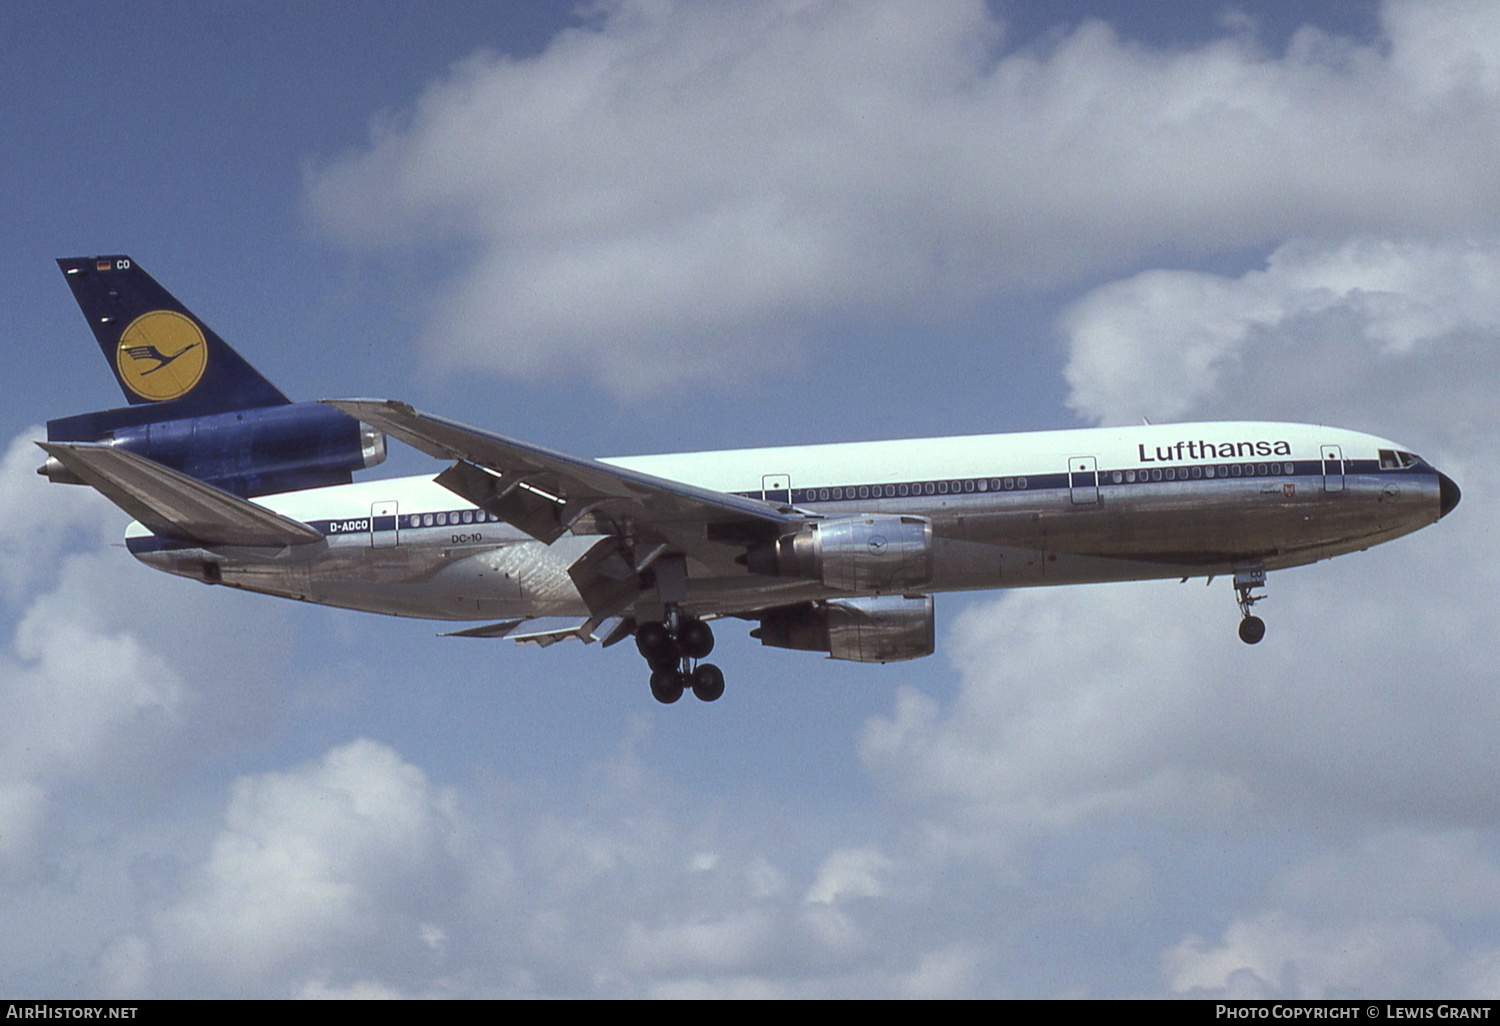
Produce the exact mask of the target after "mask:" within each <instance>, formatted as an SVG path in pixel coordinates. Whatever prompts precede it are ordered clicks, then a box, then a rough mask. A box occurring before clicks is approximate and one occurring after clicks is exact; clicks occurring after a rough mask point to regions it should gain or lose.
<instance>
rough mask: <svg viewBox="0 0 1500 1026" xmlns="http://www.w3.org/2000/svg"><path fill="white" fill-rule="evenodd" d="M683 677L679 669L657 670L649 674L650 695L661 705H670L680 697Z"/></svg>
mask: <svg viewBox="0 0 1500 1026" xmlns="http://www.w3.org/2000/svg"><path fill="white" fill-rule="evenodd" d="M683 678H684V674H683V673H682V672H681V671H679V670H657V671H656V672H655V673H653V674H651V697H652V698H654V699H656V700H657V701H658V702H660V703H661V704H662V705H671V704H672V703H673V702H675V701H677V700H678V699H679V698H681V697H682V692H683ZM695 693H696V689H695Z"/></svg>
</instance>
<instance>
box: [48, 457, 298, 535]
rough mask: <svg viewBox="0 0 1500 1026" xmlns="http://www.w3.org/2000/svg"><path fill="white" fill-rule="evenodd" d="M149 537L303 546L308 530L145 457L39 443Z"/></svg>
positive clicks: (286, 518) (290, 519)
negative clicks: (138, 525)
mask: <svg viewBox="0 0 1500 1026" xmlns="http://www.w3.org/2000/svg"><path fill="white" fill-rule="evenodd" d="M36 444H37V445H39V446H41V447H42V449H43V450H44V451H46V453H47V455H49V456H53V457H55V458H56V459H57V461H58V462H59V463H61V464H62V465H63V466H65V467H67V468H68V469H69V470H71V471H72V472H73V473H74V474H76V475H77V476H78V479H79V480H80V481H82V482H84V483H85V484H88V485H92V486H93V487H94V488H95V489H96V490H98V491H99V492H101V493H102V494H103V495H104V497H105V498H107V499H109V501H110V502H113V503H114V504H115V505H116V506H119V507H120V508H121V509H123V510H124V511H125V512H126V513H129V514H130V515H131V516H132V517H134V518H135V519H137V520H139V521H140V522H141V523H142V524H143V525H145V526H146V527H147V528H148V529H149V530H150V531H151V533H152V534H156V535H160V536H161V537H164V538H181V539H183V540H185V541H195V542H200V543H201V544H204V545H305V544H307V543H309V542H315V541H322V540H323V536H322V535H321V534H319V533H318V532H317V531H315V530H314V529H313V528H311V527H309V526H307V525H306V524H304V523H302V522H301V521H300V520H293V519H292V518H291V517H284V516H282V515H281V514H280V513H273V512H271V511H270V510H268V509H266V508H265V507H264V506H257V505H256V504H255V503H253V502H251V501H249V500H248V499H242V498H240V497H239V496H238V495H231V494H229V493H228V492H226V491H222V490H220V489H218V488H215V487H213V486H212V485H207V484H204V483H203V482H202V481H195V480H194V479H193V478H191V477H188V476H187V475H185V474H179V473H178V472H177V471H175V470H171V469H169V468H167V467H164V466H162V465H161V464H160V463H157V462H155V461H153V460H148V459H146V457H144V456H138V455H136V454H135V453H133V452H129V451H128V450H125V449H117V448H115V447H114V446H112V445H105V444H102V443H98V442H38V443H36Z"/></svg>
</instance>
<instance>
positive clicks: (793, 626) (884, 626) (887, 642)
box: [750, 595, 935, 663]
mask: <svg viewBox="0 0 1500 1026" xmlns="http://www.w3.org/2000/svg"><path fill="white" fill-rule="evenodd" d="M750 636H751V637H753V638H759V639H760V643H761V644H762V645H769V646H771V647H773V648H795V649H800V650H802V651H804V652H827V653H828V654H829V655H830V656H832V657H833V658H834V659H849V660H852V661H854V662H857V663H894V662H900V661H901V660H903V659H920V658H921V657H922V656H928V655H932V650H933V647H934V641H935V634H934V631H933V622H932V596H931V595H916V596H907V595H881V596H879V597H876V598H847V599H826V600H824V601H821V602H804V603H802V604H801V605H796V606H787V607H785V608H782V609H773V610H770V611H769V612H767V613H766V615H764V616H763V617H761V621H760V627H759V629H757V630H753V631H751V632H750Z"/></svg>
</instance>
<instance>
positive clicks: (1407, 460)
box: [1380, 449, 1422, 470]
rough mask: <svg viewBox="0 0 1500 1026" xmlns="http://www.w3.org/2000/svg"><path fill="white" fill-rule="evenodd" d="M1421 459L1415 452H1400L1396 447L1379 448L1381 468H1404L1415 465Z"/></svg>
mask: <svg viewBox="0 0 1500 1026" xmlns="http://www.w3.org/2000/svg"><path fill="white" fill-rule="evenodd" d="M1421 461H1422V457H1420V456H1418V455H1417V454H1416V453H1411V452H1400V451H1399V450H1396V449H1381V450H1380V469H1381V470H1405V469H1406V468H1407V467H1414V466H1416V465H1417V464H1418V463H1420V462H1421Z"/></svg>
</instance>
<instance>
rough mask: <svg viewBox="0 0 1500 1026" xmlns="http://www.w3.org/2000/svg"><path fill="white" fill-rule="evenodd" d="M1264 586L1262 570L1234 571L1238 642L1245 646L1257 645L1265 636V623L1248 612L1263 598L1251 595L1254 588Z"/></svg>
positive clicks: (1264, 574) (1264, 576)
mask: <svg viewBox="0 0 1500 1026" xmlns="http://www.w3.org/2000/svg"><path fill="white" fill-rule="evenodd" d="M1265 584H1266V572H1265V571H1264V570H1259V569H1253V570H1237V571H1235V574H1234V591H1235V594H1236V595H1237V596H1238V602H1239V606H1240V640H1241V641H1243V642H1244V643H1245V644H1247V645H1256V644H1259V643H1260V639H1261V638H1264V637H1265V636H1266V622H1265V621H1264V620H1262V619H1261V618H1260V617H1258V616H1256V615H1255V614H1253V613H1252V612H1251V611H1250V610H1251V607H1253V606H1254V605H1255V603H1257V602H1259V601H1260V600H1261V599H1263V598H1265V596H1264V595H1255V594H1253V592H1254V591H1255V589H1256V588H1263V587H1265Z"/></svg>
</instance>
